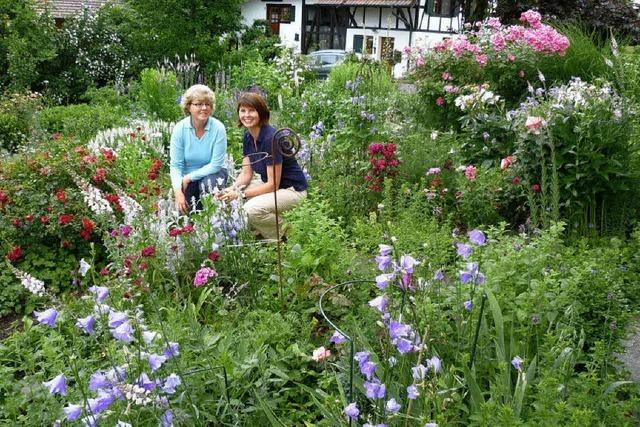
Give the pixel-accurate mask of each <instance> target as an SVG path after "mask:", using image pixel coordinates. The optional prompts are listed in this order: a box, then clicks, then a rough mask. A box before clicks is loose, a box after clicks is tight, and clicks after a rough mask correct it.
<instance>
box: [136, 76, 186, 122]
mask: <svg viewBox="0 0 640 427" xmlns="http://www.w3.org/2000/svg"><path fill="white" fill-rule="evenodd" d="M140 82H141V83H140V92H139V93H138V99H139V100H140V102H141V104H142V106H143V109H144V110H145V111H146V112H147V113H148V114H149V115H151V117H153V118H155V119H157V120H163V121H167V122H172V121H176V120H178V119H179V118H180V117H182V111H181V108H180V106H179V105H178V102H177V99H178V98H179V96H180V94H179V93H178V87H177V83H176V75H175V74H174V73H173V72H171V71H165V70H161V71H158V70H156V69H153V68H146V69H144V70H143V71H142V73H141V74H140Z"/></svg>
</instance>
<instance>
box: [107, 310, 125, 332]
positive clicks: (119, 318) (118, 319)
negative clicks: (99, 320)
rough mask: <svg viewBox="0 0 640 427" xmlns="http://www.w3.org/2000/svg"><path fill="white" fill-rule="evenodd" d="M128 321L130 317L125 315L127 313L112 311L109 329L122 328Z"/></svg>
mask: <svg viewBox="0 0 640 427" xmlns="http://www.w3.org/2000/svg"><path fill="white" fill-rule="evenodd" d="M128 319H129V317H128V316H127V313H125V312H122V311H110V312H109V327H110V328H117V327H118V326H120V325H122V324H123V323H125V322H127V320H128Z"/></svg>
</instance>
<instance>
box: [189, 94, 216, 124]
mask: <svg viewBox="0 0 640 427" xmlns="http://www.w3.org/2000/svg"><path fill="white" fill-rule="evenodd" d="M189 113H191V118H192V119H194V120H197V121H206V120H207V119H209V116H211V104H210V103H209V101H208V100H206V99H196V100H194V101H192V102H191V104H190V105H189Z"/></svg>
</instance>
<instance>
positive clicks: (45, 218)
mask: <svg viewBox="0 0 640 427" xmlns="http://www.w3.org/2000/svg"><path fill="white" fill-rule="evenodd" d="M40 223H41V224H42V225H46V224H49V217H48V216H46V215H42V216H41V217H40Z"/></svg>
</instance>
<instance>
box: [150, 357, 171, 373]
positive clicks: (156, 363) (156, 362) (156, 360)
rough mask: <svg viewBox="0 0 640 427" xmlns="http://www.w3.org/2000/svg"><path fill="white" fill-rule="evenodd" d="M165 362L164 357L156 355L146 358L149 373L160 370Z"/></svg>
mask: <svg viewBox="0 0 640 427" xmlns="http://www.w3.org/2000/svg"><path fill="white" fill-rule="evenodd" d="M166 360H167V358H166V357H164V356H160V355H158V354H150V355H149V356H148V357H147V362H149V368H150V369H151V372H155V371H157V370H158V369H160V367H161V366H162V364H163V363H164V362H166Z"/></svg>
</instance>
